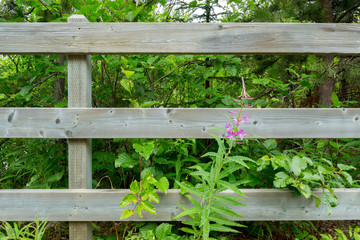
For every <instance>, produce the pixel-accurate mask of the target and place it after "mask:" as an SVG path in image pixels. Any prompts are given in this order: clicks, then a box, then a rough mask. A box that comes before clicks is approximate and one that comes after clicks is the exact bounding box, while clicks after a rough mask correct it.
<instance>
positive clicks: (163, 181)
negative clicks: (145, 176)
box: [155, 177, 169, 195]
mask: <svg viewBox="0 0 360 240" xmlns="http://www.w3.org/2000/svg"><path fill="white" fill-rule="evenodd" d="M155 186H156V187H157V188H158V189H159V190H160V191H162V192H163V193H165V195H166V194H167V192H168V190H169V181H168V179H167V178H166V177H162V178H160V180H159V181H158V182H157V183H155Z"/></svg>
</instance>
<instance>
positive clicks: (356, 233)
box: [321, 226, 360, 240]
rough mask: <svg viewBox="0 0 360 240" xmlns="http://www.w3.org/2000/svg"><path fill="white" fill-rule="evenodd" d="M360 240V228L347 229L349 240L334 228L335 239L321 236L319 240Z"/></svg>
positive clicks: (325, 235) (324, 235) (329, 236)
mask: <svg viewBox="0 0 360 240" xmlns="http://www.w3.org/2000/svg"><path fill="white" fill-rule="evenodd" d="M359 239H360V228H359V227H355V228H352V227H351V226H350V227H349V238H348V237H347V236H346V234H345V233H344V232H343V231H342V230H340V229H337V228H335V237H333V236H332V235H330V234H321V240H359Z"/></svg>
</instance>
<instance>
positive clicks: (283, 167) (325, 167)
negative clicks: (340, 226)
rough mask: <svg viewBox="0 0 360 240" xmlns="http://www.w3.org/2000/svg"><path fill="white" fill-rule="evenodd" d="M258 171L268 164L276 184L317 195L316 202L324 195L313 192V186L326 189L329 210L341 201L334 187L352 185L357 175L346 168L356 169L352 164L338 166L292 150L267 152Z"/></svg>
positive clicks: (303, 193)
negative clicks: (293, 152)
mask: <svg viewBox="0 0 360 240" xmlns="http://www.w3.org/2000/svg"><path fill="white" fill-rule="evenodd" d="M257 165H258V168H257V171H259V172H260V171H264V170H266V168H268V169H270V170H272V171H273V173H272V175H273V176H274V180H273V183H274V187H276V188H284V187H288V188H289V189H292V190H294V191H295V193H296V194H301V195H303V196H304V197H305V198H310V197H313V199H314V200H315V203H316V206H319V205H320V196H317V195H315V194H314V193H313V192H312V189H313V188H320V189H323V191H324V192H323V193H322V195H321V199H322V202H323V203H324V204H325V205H326V206H327V207H328V214H330V213H331V209H332V208H333V207H335V206H336V205H337V204H338V201H337V197H336V195H335V194H334V193H333V190H332V188H335V187H345V186H346V185H352V184H353V179H352V177H351V175H350V174H349V173H348V172H346V170H350V169H355V168H354V167H352V166H349V165H343V164H341V165H340V166H339V165H338V166H334V165H333V164H332V162H331V161H328V160H326V159H319V160H312V159H310V158H308V157H305V156H301V155H296V156H291V155H289V154H280V155H273V156H271V157H269V156H268V155H265V156H263V157H262V158H260V159H259V160H258V162H257Z"/></svg>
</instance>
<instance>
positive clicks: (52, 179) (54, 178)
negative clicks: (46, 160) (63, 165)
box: [47, 172, 64, 182]
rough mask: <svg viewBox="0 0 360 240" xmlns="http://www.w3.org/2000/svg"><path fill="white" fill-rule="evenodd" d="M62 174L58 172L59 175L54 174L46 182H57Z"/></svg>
mask: <svg viewBox="0 0 360 240" xmlns="http://www.w3.org/2000/svg"><path fill="white" fill-rule="evenodd" d="M63 174H64V172H59V173H56V174H54V175H52V176H51V177H49V178H48V179H47V181H48V182H58V181H59V180H60V179H61V178H62V176H63Z"/></svg>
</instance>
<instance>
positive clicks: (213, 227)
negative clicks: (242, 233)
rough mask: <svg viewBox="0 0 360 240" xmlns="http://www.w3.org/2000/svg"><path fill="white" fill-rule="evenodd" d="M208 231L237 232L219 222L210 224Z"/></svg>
mask: <svg viewBox="0 0 360 240" xmlns="http://www.w3.org/2000/svg"><path fill="white" fill-rule="evenodd" d="M210 231H217V232H233V233H237V232H239V231H237V230H235V229H232V228H230V227H227V226H223V225H220V224H210Z"/></svg>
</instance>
